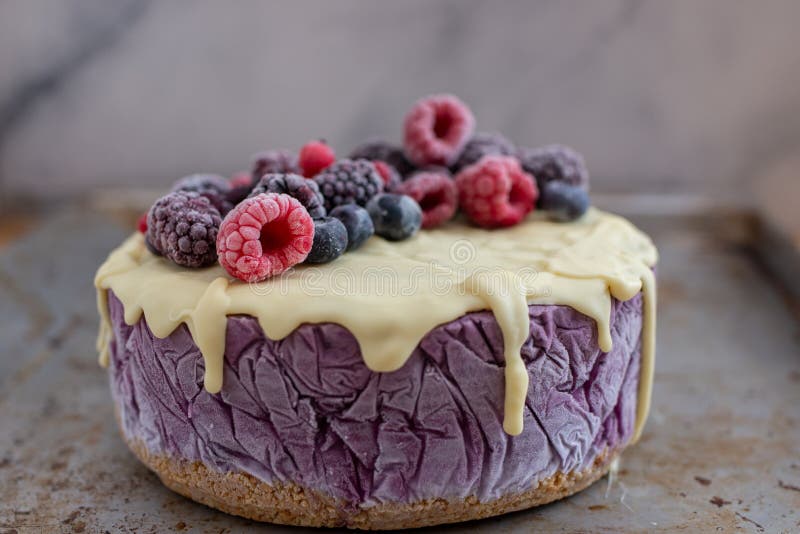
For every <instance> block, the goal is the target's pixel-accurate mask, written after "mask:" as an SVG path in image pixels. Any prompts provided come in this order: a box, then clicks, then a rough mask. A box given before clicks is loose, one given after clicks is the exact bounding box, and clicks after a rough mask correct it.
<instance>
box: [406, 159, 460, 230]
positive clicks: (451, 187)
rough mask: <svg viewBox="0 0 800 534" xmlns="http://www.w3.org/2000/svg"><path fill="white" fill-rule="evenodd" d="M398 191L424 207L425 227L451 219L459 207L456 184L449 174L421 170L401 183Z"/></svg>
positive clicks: (423, 225)
mask: <svg viewBox="0 0 800 534" xmlns="http://www.w3.org/2000/svg"><path fill="white" fill-rule="evenodd" d="M397 192H398V193H401V194H403V195H408V196H410V197H411V198H413V199H414V200H416V201H417V204H419V207H420V208H422V227H423V228H433V227H435V226H439V225H440V224H442V223H445V222H447V221H449V220H450V219H452V218H453V215H455V213H456V209H457V208H458V191H457V190H456V184H455V182H453V180H451V179H450V176H449V175H447V174H441V173H435V172H419V173H417V174H415V175H414V176H412V177H411V178H409V179H408V180H406V181H405V182H403V183H402V184H400V186H399V187H398V188H397Z"/></svg>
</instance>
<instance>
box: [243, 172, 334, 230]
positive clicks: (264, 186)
mask: <svg viewBox="0 0 800 534" xmlns="http://www.w3.org/2000/svg"><path fill="white" fill-rule="evenodd" d="M261 193H283V194H285V195H289V196H290V197H294V198H296V199H297V200H299V201H300V204H302V205H303V207H304V208H305V209H306V211H308V214H309V215H311V218H312V219H319V218H320V217H325V215H327V211H326V210H325V206H324V205H323V203H324V201H325V199H323V198H322V194H321V193H320V192H319V187H318V186H317V183H316V182H314V180H306V179H305V178H303V177H302V176H300V175H299V174H265V175H264V176H262V177H261V180H259V182H258V183H257V184H256V186H255V187H254V188H253V190H252V192H251V193H250V196H251V197H254V196H256V195H260V194H261Z"/></svg>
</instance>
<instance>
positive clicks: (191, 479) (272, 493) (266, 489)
mask: <svg viewBox="0 0 800 534" xmlns="http://www.w3.org/2000/svg"><path fill="white" fill-rule="evenodd" d="M126 442H127V444H128V446H129V447H130V449H131V450H132V451H133V453H134V454H135V455H136V457H137V458H139V460H140V461H141V462H142V463H144V464H145V465H146V466H147V467H148V468H150V469H151V470H152V471H153V472H155V473H156V474H157V475H158V477H159V478H160V479H161V481H162V482H163V483H164V485H165V486H167V487H168V488H170V489H171V490H172V491H174V492H176V493H179V494H181V495H183V496H184V497H188V498H190V499H192V500H194V501H197V502H200V503H202V504H205V505H207V506H210V507H212V508H216V509H218V510H222V511H223V512H226V513H229V514H233V515H238V516H241V517H245V518H248V519H253V520H256V521H264V522H269V523H278V524H282V525H295V526H306V527H347V528H353V529H363V530H389V529H403V528H417V527H427V526H433V525H441V524H445V523H457V522H462V521H471V520H475V519H483V518H486V517H492V516H496V515H501V514H506V513H509V512H515V511H518V510H524V509H526V508H532V507H534V506H539V505H542V504H546V503H549V502H552V501H555V500H558V499H562V498H564V497H567V496H569V495H572V494H574V493H577V492H579V491H581V490H582V489H584V488H586V487H588V486H590V485H591V484H592V483H593V482H595V481H596V480H598V479H599V478H601V477H602V476H603V475H605V474H606V473H607V472H608V470H609V468H610V466H611V463H612V462H613V461H614V460H615V459H616V458H617V457H618V456H619V454H620V453H621V451H622V449H621V448H620V449H617V450H614V451H608V450H606V451H604V452H603V453H602V454H600V455H599V456H598V457H597V458H595V460H594V462H593V463H592V465H591V466H589V467H588V468H586V469H584V470H582V471H572V472H569V473H563V472H557V473H556V474H555V475H553V476H551V477H548V478H546V479H543V480H541V481H540V482H539V484H538V485H537V486H536V487H535V488H532V489H530V490H527V491H524V492H522V493H516V494H510V495H506V496H503V497H501V498H499V499H496V500H494V501H490V502H479V501H478V500H477V499H476V498H474V497H468V498H467V499H459V500H446V499H431V500H424V501H418V502H414V503H378V504H375V505H371V506H367V507H360V506H357V505H353V504H351V503H348V502H345V501H343V500H341V499H335V498H333V497H330V496H328V495H325V494H324V493H322V492H319V491H314V490H311V489H308V488H303V487H301V486H298V485H296V484H283V483H267V482H264V481H262V480H260V479H258V478H256V477H254V476H253V475H250V474H248V473H244V472H220V471H217V470H216V469H213V468H209V467H207V466H206V465H205V464H204V463H202V462H198V461H189V460H185V459H181V458H174V457H170V456H168V455H165V454H156V453H152V452H150V451H149V450H148V449H147V448H146V447H145V446H144V445H143V444H142V443H141V442H140V441H138V440H128V439H126Z"/></svg>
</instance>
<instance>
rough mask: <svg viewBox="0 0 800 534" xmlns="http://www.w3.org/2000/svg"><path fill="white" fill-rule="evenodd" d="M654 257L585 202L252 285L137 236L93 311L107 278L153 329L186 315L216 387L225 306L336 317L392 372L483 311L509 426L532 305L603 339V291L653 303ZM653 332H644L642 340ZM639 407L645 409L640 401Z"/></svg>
mask: <svg viewBox="0 0 800 534" xmlns="http://www.w3.org/2000/svg"><path fill="white" fill-rule="evenodd" d="M656 261H657V252H656V249H655V247H654V246H653V243H652V242H651V241H650V239H649V238H648V237H647V236H646V235H645V234H643V233H642V232H640V231H639V230H638V229H636V228H635V227H634V226H633V225H632V224H630V223H629V222H628V221H626V220H625V219H623V218H621V217H618V216H615V215H612V214H609V213H605V212H603V211H600V210H596V209H590V210H589V212H587V213H586V215H584V216H583V217H581V218H580V219H578V220H576V221H573V222H570V223H556V222H550V221H548V220H546V219H545V218H544V217H543V216H540V215H537V214H531V215H529V216H528V217H527V218H526V219H525V220H523V221H522V222H521V223H520V224H517V225H515V226H513V227H510V228H505V229H502V230H487V229H482V228H478V227H474V226H468V225H465V224H463V222H460V221H453V222H451V223H449V224H446V225H444V226H441V227H439V228H437V229H434V230H430V231H426V232H420V233H418V234H417V235H415V236H414V237H412V238H409V239H407V240H404V241H401V242H390V241H387V240H384V239H381V238H379V237H372V238H370V239H368V240H367V242H366V243H365V244H364V245H363V246H362V247H361V248H359V249H358V250H356V251H352V252H349V253H347V254H345V255H343V256H342V257H341V258H339V259H338V260H337V261H336V262H333V263H329V264H324V265H313V264H303V265H299V266H296V267H294V268H292V269H290V270H288V271H286V272H284V273H283V274H282V275H281V276H277V277H273V278H268V279H266V280H263V281H260V282H251V283H247V282H244V281H242V280H238V279H236V278H234V277H232V276H231V275H230V274H228V273H227V272H226V271H225V270H224V269H223V268H222V267H220V266H219V265H213V266H210V267H207V268H202V269H185V268H181V267H179V266H176V265H174V264H172V263H170V262H168V261H165V260H164V259H163V258H160V257H158V256H156V255H153V254H151V253H150V252H148V250H147V248H146V247H145V243H144V238H143V236H142V235H141V234H137V235H134V236H132V237H131V238H129V239H128V240H127V241H125V242H124V243H123V244H122V245H121V246H120V247H119V248H118V249H116V250H115V251H114V252H112V254H111V255H110V256H109V258H108V260H107V261H106V262H105V263H104V264H103V265H102V266H101V267H100V269H99V271H98V273H97V276H96V285H97V287H98V289H99V290H100V292H99V295H100V299H101V302H100V310H101V313H104V311H103V310H105V308H106V307H105V302H104V299H105V291H106V290H109V289H110V290H113V291H114V294H115V295H116V296H117V297H118V298H119V299H120V301H121V302H122V303H123V305H124V308H125V320H126V322H127V323H128V324H134V323H135V322H137V321H138V320H139V319H140V318H141V317H142V315H144V317H145V319H146V320H147V323H148V326H149V327H150V329H151V330H152V331H153V333H154V334H155V335H156V336H158V337H166V336H168V335H169V334H170V333H172V331H174V330H175V328H177V327H178V326H179V325H180V324H181V323H186V324H187V326H188V327H189V330H190V332H191V333H192V336H193V338H194V339H195V342H196V343H197V345H198V346H199V347H200V349H201V351H202V353H203V356H204V359H205V363H206V365H205V367H206V374H205V378H204V381H205V386H206V388H207V389H208V390H209V391H211V392H216V391H219V390H220V388H221V387H222V358H223V353H224V346H225V330H226V321H227V320H226V316H227V315H234V314H246V315H251V316H253V317H256V318H257V319H258V320H259V323H260V324H261V326H262V328H263V330H264V333H265V334H266V335H267V336H268V337H270V338H273V339H281V338H283V337H285V336H286V335H288V334H289V333H291V332H292V331H293V330H294V329H296V328H297V327H298V326H299V325H301V324H303V323H325V322H331V323H337V324H340V325H342V326H344V327H345V328H347V329H348V330H349V331H350V332H352V333H353V335H354V336H355V338H356V339H357V340H358V343H359V345H360V348H361V352H362V356H363V358H364V361H365V363H366V364H367V365H368V367H369V368H370V369H372V370H374V371H381V372H386V371H392V370H395V369H398V368H399V367H401V366H402V365H403V363H404V362H405V361H406V359H407V358H408V357H409V356H410V355H411V354H412V352H413V351H414V348H415V347H416V346H417V344H418V343H419V341H420V340H421V339H422V338H423V337H424V336H425V334H426V333H427V332H429V331H430V330H432V329H433V328H434V327H436V326H437V325H440V324H443V323H446V322H449V321H451V320H454V319H456V318H458V317H460V316H461V315H463V314H465V313H467V312H470V311H477V310H484V309H490V310H492V311H493V312H494V314H495V316H496V318H497V320H498V323H499V324H500V326H501V330H502V332H503V337H504V344H505V347H504V353H505V356H506V365H507V369H506V375H507V384H506V389H507V391H506V414H505V417H506V419H505V424H504V426H505V428H506V430H507V431H508V432H509V433H511V434H516V433H519V432H520V431H521V425H522V409H523V403H524V398H525V391H526V390H527V380H528V376H527V372H526V371H525V369H524V366H522V363H521V359H520V356H519V349H520V347H521V346H522V344H523V343H524V342H525V340H526V339H527V336H528V328H529V325H528V312H527V306H528V305H529V304H561V305H567V306H571V307H573V308H575V309H576V310H578V311H579V312H581V313H583V314H585V315H587V316H589V317H591V318H593V319H594V320H595V321H596V322H597V326H598V329H597V331H598V342H599V345H600V347H601V349H602V350H604V351H608V350H610V348H611V346H610V345H611V335H610V325H609V321H610V307H611V297H612V296H613V297H614V298H617V299H619V300H628V299H630V298H632V297H633V296H635V295H636V294H638V293H639V292H640V291H642V290H644V291H645V300H646V301H647V303H646V306H654V292H653V289H652V286H653V274H652V267H653V266H654V265H655V263H656ZM653 314H654V312H653V311H652V310H651V311H650V313H649V316H650V317H649V318H648V313H647V310H646V313H645V318H646V322H650V323H653V324H652V325H651V329H652V328H654V320H655V319H654V315H653ZM108 335H109V331H108V329H107V327H106V329H105V332H104V333H101V339H100V341H99V349H100V351H101V354H104V355H103V356H102V357H101V358H102V359H103V360H107V352H106V351H107V350H108V349H107V347H108ZM646 335H647V332H646ZM647 344H648V342H647V340H644V343H643V349H644V352H647V350H648V349H647ZM650 351H651V352H652V348H651V349H650ZM643 356H646V354H645V355H643ZM642 382H647V380H643V381H642ZM647 387H648V388H649V386H647ZM647 398H649V389H648V391H647ZM641 412H642V410H641V408H640V417H642V421H643V417H644V416H645V415H646V411H645V413H644V415H642V413H641ZM637 426H638V420H637Z"/></svg>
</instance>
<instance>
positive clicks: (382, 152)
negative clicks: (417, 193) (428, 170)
mask: <svg viewBox="0 0 800 534" xmlns="http://www.w3.org/2000/svg"><path fill="white" fill-rule="evenodd" d="M348 157H349V158H350V159H368V160H370V161H378V160H380V161H385V162H386V163H388V164H389V165H391V166H392V167H394V168H395V169H396V170H397V172H399V173H400V176H405V175H407V174H409V173H411V172H413V171H414V165H413V164H412V163H411V162H410V161H408V159H407V158H406V155H405V154H404V153H403V149H402V148H400V147H398V146H395V145H392V144H390V143H387V142H386V141H384V140H382V139H369V140H367V141H364V142H363V143H362V144H360V145H359V146H357V147H356V148H355V149H353V151H352V152H350V155H349V156H348Z"/></svg>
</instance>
